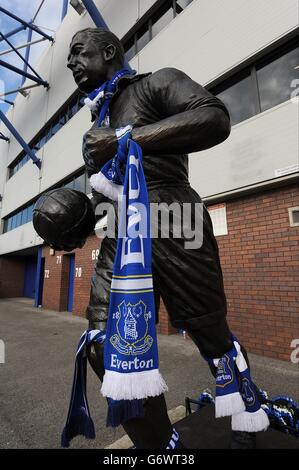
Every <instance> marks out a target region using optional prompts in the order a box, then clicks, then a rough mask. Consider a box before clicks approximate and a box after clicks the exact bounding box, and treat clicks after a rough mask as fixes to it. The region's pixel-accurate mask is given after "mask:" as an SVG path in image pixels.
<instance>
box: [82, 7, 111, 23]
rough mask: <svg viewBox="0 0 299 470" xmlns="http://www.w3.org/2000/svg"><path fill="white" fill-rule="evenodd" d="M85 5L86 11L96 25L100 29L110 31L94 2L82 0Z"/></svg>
mask: <svg viewBox="0 0 299 470" xmlns="http://www.w3.org/2000/svg"><path fill="white" fill-rule="evenodd" d="M82 3H83V5H84V6H85V8H86V10H87V11H88V13H89V15H90V17H91V19H92V20H93V22H94V24H95V25H96V26H97V27H98V28H105V29H109V28H108V25H107V23H106V22H105V20H104V18H103V17H102V15H101V13H100V12H99V10H98V9H97V7H96V6H95V4H94V3H93V0H82Z"/></svg>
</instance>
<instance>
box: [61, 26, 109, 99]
mask: <svg viewBox="0 0 299 470" xmlns="http://www.w3.org/2000/svg"><path fill="white" fill-rule="evenodd" d="M67 66H68V68H69V69H71V71H72V73H73V77H74V80H75V82H76V84H77V85H78V88H79V89H80V90H81V91H83V92H85V93H90V92H91V91H93V90H94V89H95V88H98V87H99V86H100V85H101V84H102V83H104V82H105V81H106V80H107V69H108V65H107V61H106V60H105V58H104V50H101V49H99V47H98V44H97V43H95V41H94V38H93V37H92V36H91V35H90V34H88V33H87V32H86V33H79V34H76V36H75V37H74V39H73V41H72V42H71V45H70V52H69V55H68V58H67Z"/></svg>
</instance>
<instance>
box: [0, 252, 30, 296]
mask: <svg viewBox="0 0 299 470" xmlns="http://www.w3.org/2000/svg"><path fill="white" fill-rule="evenodd" d="M24 269H25V264H24V260H23V259H22V258H20V257H17V256H16V257H12V256H7V257H6V256H1V257H0V298H4V297H7V298H9V297H22V296H23V284H24Z"/></svg>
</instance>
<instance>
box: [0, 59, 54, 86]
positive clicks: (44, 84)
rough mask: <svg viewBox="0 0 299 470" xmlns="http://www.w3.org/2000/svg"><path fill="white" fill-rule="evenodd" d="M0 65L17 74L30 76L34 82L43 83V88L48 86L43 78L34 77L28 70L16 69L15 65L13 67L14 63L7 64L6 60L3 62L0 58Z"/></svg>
mask: <svg viewBox="0 0 299 470" xmlns="http://www.w3.org/2000/svg"><path fill="white" fill-rule="evenodd" d="M0 65H2V67H5V68H7V69H9V70H12V71H13V72H16V73H18V74H19V75H22V76H23V77H27V78H30V80H33V81H34V82H36V83H38V84H39V85H43V86H44V87H45V88H48V87H49V83H48V82H45V81H44V80H42V79H40V78H38V77H35V76H34V75H31V74H30V73H28V72H24V71H23V70H21V69H18V68H17V67H15V66H14V65H11V64H8V63H7V62H4V60H1V59H0Z"/></svg>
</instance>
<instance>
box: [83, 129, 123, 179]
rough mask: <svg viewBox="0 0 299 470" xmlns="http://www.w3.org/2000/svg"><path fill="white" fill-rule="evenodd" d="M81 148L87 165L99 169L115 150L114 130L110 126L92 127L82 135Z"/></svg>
mask: <svg viewBox="0 0 299 470" xmlns="http://www.w3.org/2000/svg"><path fill="white" fill-rule="evenodd" d="M82 150H83V157H84V160H85V163H86V164H87V166H91V167H93V168H94V169H96V170H97V171H99V170H100V169H101V168H102V166H103V165H104V164H105V163H106V162H107V161H108V160H109V159H110V158H112V157H113V155H114V154H115V153H116V151H117V138H116V136H115V130H114V129H112V128H111V127H100V128H98V127H92V128H91V129H90V130H89V131H88V132H86V134H84V136H83V148H82Z"/></svg>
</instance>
